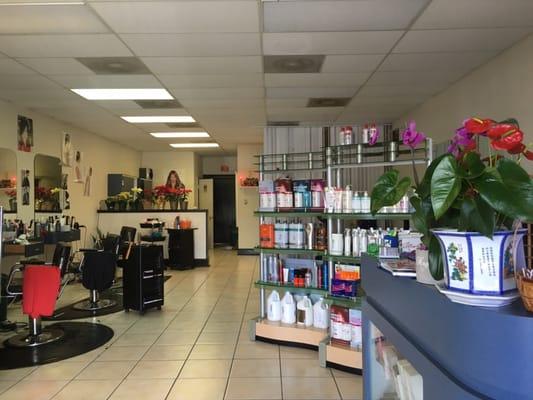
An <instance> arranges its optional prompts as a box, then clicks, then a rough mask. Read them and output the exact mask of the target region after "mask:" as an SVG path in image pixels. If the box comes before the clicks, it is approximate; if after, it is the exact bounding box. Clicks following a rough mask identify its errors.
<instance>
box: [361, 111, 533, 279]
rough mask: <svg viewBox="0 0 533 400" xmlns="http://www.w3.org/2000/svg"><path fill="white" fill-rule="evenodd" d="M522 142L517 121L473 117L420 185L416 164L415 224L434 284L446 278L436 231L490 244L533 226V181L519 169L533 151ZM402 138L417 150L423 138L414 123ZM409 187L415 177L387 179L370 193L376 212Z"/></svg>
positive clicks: (395, 173) (392, 175)
mask: <svg viewBox="0 0 533 400" xmlns="http://www.w3.org/2000/svg"><path fill="white" fill-rule="evenodd" d="M478 137H481V138H483V137H484V138H487V139H488V140H489V144H490V146H489V149H490V150H489V151H490V154H489V157H487V158H483V159H482V158H481V156H480V154H479V152H478V150H477V141H476V139H477V138H478ZM523 138H524V134H523V133H522V131H520V127H519V125H518V122H517V121H516V120H514V119H508V120H505V121H502V122H496V121H493V120H491V119H479V118H470V119H468V120H466V121H464V123H463V125H462V126H461V127H460V128H458V129H457V130H456V133H455V136H454V138H453V140H452V141H451V144H450V147H449V149H448V153H446V154H443V155H441V156H440V157H438V158H436V159H435V160H433V162H432V163H431V164H430V165H429V167H428V168H427V170H426V172H425V174H424V176H423V178H422V180H420V181H419V179H418V176H417V172H416V169H415V168H414V163H413V169H414V171H413V176H414V180H415V183H414V189H415V192H414V194H413V195H412V196H411V197H410V202H411V204H412V205H413V207H414V208H415V213H414V215H413V223H414V226H415V227H416V229H417V230H418V231H419V232H421V233H422V234H423V238H422V240H423V243H424V244H425V245H426V246H427V247H428V249H429V258H430V271H431V274H432V275H433V277H434V278H435V279H437V280H440V279H442V278H443V260H442V256H441V247H440V245H439V241H438V239H437V238H436V236H435V235H434V234H433V233H432V229H435V228H453V229H457V230H458V231H459V232H479V233H481V234H482V235H483V236H486V237H488V238H491V239H492V238H493V235H494V234H495V233H496V232H498V231H500V230H505V229H508V230H511V229H513V227H514V225H513V224H514V223H515V221H527V222H531V221H533V180H532V179H531V178H530V176H529V175H528V173H527V172H526V171H525V170H524V169H523V168H522V167H521V166H520V162H521V161H522V160H523V159H524V158H527V159H529V160H533V152H532V151H531V145H529V146H528V145H526V144H524V143H523ZM402 139H403V143H404V144H405V145H407V146H409V147H411V149H414V148H415V147H416V146H417V145H418V144H419V143H420V142H421V141H422V140H424V139H425V135H424V134H423V133H421V132H418V131H417V130H416V125H415V123H414V122H411V123H410V124H409V126H408V127H407V129H406V130H405V131H404V132H403V134H402ZM493 151H495V152H496V153H495V154H493ZM504 151H505V152H507V154H505V153H503V152H504ZM411 185H412V183H411V178H409V177H403V178H400V176H399V171H398V170H395V169H393V170H391V171H388V172H386V173H385V174H383V175H382V176H381V177H380V178H379V179H378V181H377V182H376V185H375V186H374V189H373V191H372V194H371V209H372V213H376V212H378V210H379V209H381V208H382V207H384V206H392V205H394V204H396V203H397V202H398V201H399V200H400V199H401V198H402V197H403V196H404V195H405V194H406V193H407V192H408V190H409V189H410V188H411Z"/></svg>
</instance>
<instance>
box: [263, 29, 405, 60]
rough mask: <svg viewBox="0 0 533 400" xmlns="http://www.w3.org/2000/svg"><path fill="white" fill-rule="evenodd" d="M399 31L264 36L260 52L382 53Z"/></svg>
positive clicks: (394, 40)
mask: <svg viewBox="0 0 533 400" xmlns="http://www.w3.org/2000/svg"><path fill="white" fill-rule="evenodd" d="M402 33H403V31H379V32H378V31H376V32H306V33H265V34H263V49H264V53H265V54H267V55H271V54H326V55H327V54H385V53H388V52H389V51H390V49H391V48H392V46H393V45H394V44H395V43H396V41H397V40H398V39H399V38H400V36H401V35H402Z"/></svg>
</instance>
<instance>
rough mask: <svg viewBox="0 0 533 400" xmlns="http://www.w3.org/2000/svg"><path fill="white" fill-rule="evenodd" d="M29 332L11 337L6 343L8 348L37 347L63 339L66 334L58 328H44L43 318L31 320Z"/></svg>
mask: <svg viewBox="0 0 533 400" xmlns="http://www.w3.org/2000/svg"><path fill="white" fill-rule="evenodd" d="M28 329H29V332H27V333H21V334H18V335H15V336H12V337H10V338H9V339H7V340H6V341H5V345H6V346H7V347H36V346H42V345H44V344H48V343H52V342H55V341H57V340H60V339H62V338H63V337H64V336H65V332H64V331H63V330H62V329H58V328H54V327H51V328H44V329H43V328H42V326H41V318H31V317H30V318H29V322H28Z"/></svg>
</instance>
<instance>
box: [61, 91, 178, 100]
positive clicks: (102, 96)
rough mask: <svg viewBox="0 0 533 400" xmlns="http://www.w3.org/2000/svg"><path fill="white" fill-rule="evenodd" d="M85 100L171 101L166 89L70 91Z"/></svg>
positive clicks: (171, 98)
mask: <svg viewBox="0 0 533 400" xmlns="http://www.w3.org/2000/svg"><path fill="white" fill-rule="evenodd" d="M70 90H72V91H73V92H74V93H76V94H79V95H80V96H81V97H83V98H85V99H87V100H173V99H174V98H173V97H172V95H171V94H170V93H169V92H167V91H166V89H70Z"/></svg>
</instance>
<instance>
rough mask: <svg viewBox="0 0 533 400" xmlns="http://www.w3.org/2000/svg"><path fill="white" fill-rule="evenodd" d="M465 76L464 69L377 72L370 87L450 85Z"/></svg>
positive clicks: (370, 81) (370, 80) (369, 83)
mask: <svg viewBox="0 0 533 400" xmlns="http://www.w3.org/2000/svg"><path fill="white" fill-rule="evenodd" d="M464 74H465V70H464V69H460V70H457V69H448V70H437V71H377V72H375V73H374V74H373V75H372V77H371V78H370V79H369V80H368V85H426V84H427V85H433V84H439V83H443V84H449V83H451V82H454V81H456V80H458V79H459V78H460V77H462V76H463V75H464Z"/></svg>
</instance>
